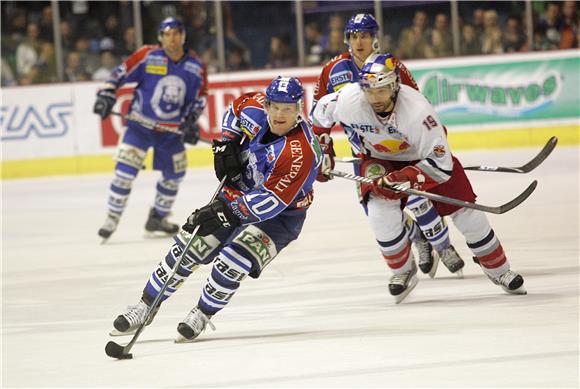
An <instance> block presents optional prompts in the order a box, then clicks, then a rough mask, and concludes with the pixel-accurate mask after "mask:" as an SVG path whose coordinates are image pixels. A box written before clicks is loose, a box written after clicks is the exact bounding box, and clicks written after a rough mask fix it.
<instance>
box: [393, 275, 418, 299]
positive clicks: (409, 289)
mask: <svg viewBox="0 0 580 389" xmlns="http://www.w3.org/2000/svg"><path fill="white" fill-rule="evenodd" d="M418 283H419V279H418V278H417V277H416V276H415V277H413V278H412V279H411V282H409V286H408V287H407V289H405V291H404V292H403V293H401V294H399V295H397V296H395V304H400V303H401V302H402V301H403V300H404V299H405V298H406V297H407V296H408V295H409V293H411V292H412V291H413V289H415V287H416V286H417V284H418Z"/></svg>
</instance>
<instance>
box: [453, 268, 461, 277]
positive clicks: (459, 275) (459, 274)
mask: <svg viewBox="0 0 580 389" xmlns="http://www.w3.org/2000/svg"><path fill="white" fill-rule="evenodd" d="M453 274H455V275H456V276H457V278H459V279H463V269H459V270H457V271H456V272H455V273H453Z"/></svg>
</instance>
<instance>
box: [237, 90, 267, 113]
mask: <svg viewBox="0 0 580 389" xmlns="http://www.w3.org/2000/svg"><path fill="white" fill-rule="evenodd" d="M265 100H266V95H265V94H264V93H263V92H249V93H244V94H243V95H241V96H240V97H238V98H237V99H235V100H234V102H233V103H232V107H233V108H234V115H236V117H240V112H242V110H243V109H244V108H246V107H256V108H262V109H263V108H264V101H265Z"/></svg>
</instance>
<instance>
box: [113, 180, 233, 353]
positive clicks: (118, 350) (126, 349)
mask: <svg viewBox="0 0 580 389" xmlns="http://www.w3.org/2000/svg"><path fill="white" fill-rule="evenodd" d="M226 178H227V176H224V178H222V180H221V182H220V184H219V186H218V188H217V189H216V191H215V193H214V194H213V196H212V198H211V200H210V201H209V203H210V204H211V203H212V202H213V201H214V200H215V199H216V197H217V196H218V194H219V193H220V191H221V190H222V188H223V187H224V184H225V182H226ZM199 228H200V226H197V227H195V229H194V230H193V232H192V233H191V237H190V238H189V240H188V241H187V244H186V245H185V248H184V249H183V252H182V253H181V255H180V256H179V259H178V260H177V262H175V266H173V269H172V270H171V274H169V276H168V277H167V281H165V283H164V284H163V286H162V287H161V290H160V291H159V294H157V297H155V300H153V302H152V303H151V306H150V307H149V309H148V310H147V314H146V315H145V319H144V320H143V323H141V325H140V326H139V328H137V331H136V332H135V335H133V339H131V341H130V342H129V343H128V344H127V345H126V346H121V345H120V344H118V343H116V342H113V341H112V340H111V341H109V343H107V345H106V346H105V353H106V354H107V355H108V356H109V357H111V358H117V359H133V354H131V353H129V351H131V348H133V345H134V344H135V342H136V341H137V339H138V338H139V335H141V332H142V331H143V329H144V328H145V325H146V324H147V322H148V321H149V318H150V317H151V314H152V313H153V311H154V310H155V308H157V305H158V304H159V302H160V301H161V297H162V296H163V293H165V291H166V290H167V288H168V287H169V283H170V282H171V280H172V279H173V276H174V275H175V273H177V269H179V266H181V262H183V259H184V258H185V254H186V253H187V250H189V248H190V247H191V245H192V244H193V240H194V239H195V236H196V234H197V231H198V230H199Z"/></svg>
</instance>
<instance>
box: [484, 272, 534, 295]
mask: <svg viewBox="0 0 580 389" xmlns="http://www.w3.org/2000/svg"><path fill="white" fill-rule="evenodd" d="M488 278H489V279H490V280H491V282H493V283H494V284H496V285H499V286H501V288H502V289H503V290H505V291H506V292H508V293H511V294H528V291H527V290H526V289H525V288H524V277H522V276H521V275H519V274H518V273H515V272H513V271H511V270H508V271H506V272H505V273H503V274H502V275H501V276H499V277H491V276H489V275H488Z"/></svg>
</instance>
